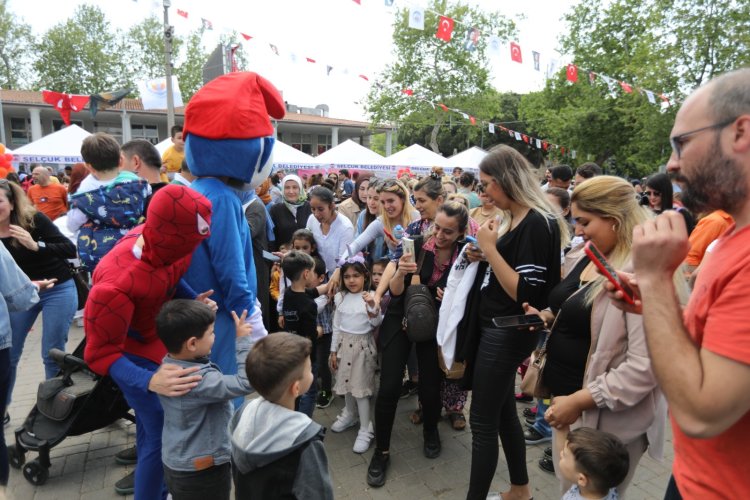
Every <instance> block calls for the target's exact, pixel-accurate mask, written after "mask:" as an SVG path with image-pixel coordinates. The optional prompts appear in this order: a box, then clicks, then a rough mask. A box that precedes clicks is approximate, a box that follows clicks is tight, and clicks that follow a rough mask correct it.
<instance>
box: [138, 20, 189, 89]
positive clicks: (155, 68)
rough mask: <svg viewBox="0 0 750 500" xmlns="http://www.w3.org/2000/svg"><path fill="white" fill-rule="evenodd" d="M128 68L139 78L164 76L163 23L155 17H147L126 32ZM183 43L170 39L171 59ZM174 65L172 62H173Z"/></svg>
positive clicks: (174, 37) (179, 40)
mask: <svg viewBox="0 0 750 500" xmlns="http://www.w3.org/2000/svg"><path fill="white" fill-rule="evenodd" d="M126 44H127V55H126V57H127V60H128V66H129V67H130V68H133V69H134V70H135V69H136V68H137V73H138V77H140V78H143V79H145V78H148V79H152V78H159V77H163V76H164V74H165V69H164V66H165V64H166V62H165V57H164V23H163V22H162V21H161V20H160V19H159V18H157V17H156V16H151V17H147V18H146V19H144V20H143V21H141V22H140V23H138V24H136V25H135V26H133V27H131V28H130V29H129V30H128V33H127V37H126ZM182 45H183V41H182V39H181V38H179V37H177V36H173V37H172V54H173V56H172V58H173V59H174V55H175V54H178V53H179V52H180V47H182ZM173 64H174V62H173Z"/></svg>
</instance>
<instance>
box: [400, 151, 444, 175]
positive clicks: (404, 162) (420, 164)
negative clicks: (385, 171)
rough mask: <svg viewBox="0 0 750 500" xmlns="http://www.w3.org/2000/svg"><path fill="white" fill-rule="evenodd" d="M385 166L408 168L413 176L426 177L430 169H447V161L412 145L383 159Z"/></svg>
mask: <svg viewBox="0 0 750 500" xmlns="http://www.w3.org/2000/svg"><path fill="white" fill-rule="evenodd" d="M385 163H386V164H387V165H390V166H393V167H401V168H403V167H408V168H409V170H410V171H411V172H412V173H413V174H419V175H426V174H429V173H430V170H431V169H432V167H447V166H448V160H447V159H446V158H444V157H443V156H441V155H439V154H437V153H435V152H434V151H430V150H429V149H427V148H425V147H424V146H420V145H419V144H412V145H411V146H409V147H408V148H406V149H402V150H401V151H399V152H398V153H394V154H392V155H391V156H389V157H387V158H386V159H385Z"/></svg>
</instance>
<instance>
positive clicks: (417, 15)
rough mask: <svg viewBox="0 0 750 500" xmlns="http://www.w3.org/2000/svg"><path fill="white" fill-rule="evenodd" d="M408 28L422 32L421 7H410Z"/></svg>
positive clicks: (422, 13) (422, 11)
mask: <svg viewBox="0 0 750 500" xmlns="http://www.w3.org/2000/svg"><path fill="white" fill-rule="evenodd" d="M409 27H410V28H412V29H415V30H424V9H423V8H422V7H411V8H410V9H409Z"/></svg>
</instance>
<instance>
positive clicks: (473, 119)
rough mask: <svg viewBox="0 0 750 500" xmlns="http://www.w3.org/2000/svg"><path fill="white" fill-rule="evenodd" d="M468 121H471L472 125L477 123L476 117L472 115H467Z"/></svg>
mask: <svg viewBox="0 0 750 500" xmlns="http://www.w3.org/2000/svg"><path fill="white" fill-rule="evenodd" d="M469 121H470V122H471V124H472V125H476V124H477V119H476V118H474V117H473V116H469Z"/></svg>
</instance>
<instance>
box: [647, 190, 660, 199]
mask: <svg viewBox="0 0 750 500" xmlns="http://www.w3.org/2000/svg"><path fill="white" fill-rule="evenodd" d="M643 194H645V195H646V196H648V197H649V198H651V197H652V196H661V193H660V192H659V191H644V192H643Z"/></svg>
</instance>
